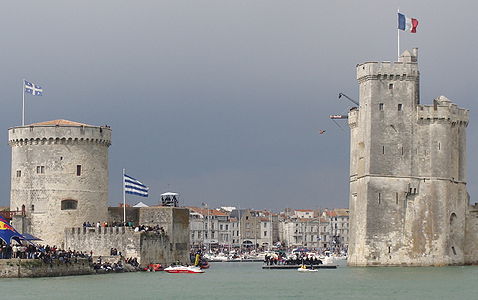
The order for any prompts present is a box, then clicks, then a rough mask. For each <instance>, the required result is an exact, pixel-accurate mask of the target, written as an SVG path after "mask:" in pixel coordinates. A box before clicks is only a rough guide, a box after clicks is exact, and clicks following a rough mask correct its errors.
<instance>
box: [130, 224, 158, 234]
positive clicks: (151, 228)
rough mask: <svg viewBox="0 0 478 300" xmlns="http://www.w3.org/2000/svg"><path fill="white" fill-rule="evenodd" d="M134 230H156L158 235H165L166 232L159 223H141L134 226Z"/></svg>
mask: <svg viewBox="0 0 478 300" xmlns="http://www.w3.org/2000/svg"><path fill="white" fill-rule="evenodd" d="M134 231H135V232H151V231H153V232H156V233H157V234H159V235H165V234H166V232H165V231H164V228H163V227H160V226H159V225H155V226H145V225H141V226H137V227H135V228H134Z"/></svg>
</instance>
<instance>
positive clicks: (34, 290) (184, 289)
mask: <svg viewBox="0 0 478 300" xmlns="http://www.w3.org/2000/svg"><path fill="white" fill-rule="evenodd" d="M261 266H262V264H261V263H211V268H210V269H209V270H207V271H206V273H204V274H168V273H165V272H154V273H149V272H140V273H120V274H107V275H88V276H70V277H55V278H34V279H0V290H1V296H0V297H1V299H9V300H11V299H68V300H73V299H101V300H106V299H193V298H194V299H306V298H310V299H453V300H455V299H478V284H477V283H478V267H473V266H467V267H430V268H428V267H427V268H417V267H414V268H401V267H391V268H376V267H373V268H348V267H346V266H341V267H339V268H337V269H332V270H327V269H321V270H319V271H318V272H310V273H301V272H297V271H296V270H262V269H261Z"/></svg>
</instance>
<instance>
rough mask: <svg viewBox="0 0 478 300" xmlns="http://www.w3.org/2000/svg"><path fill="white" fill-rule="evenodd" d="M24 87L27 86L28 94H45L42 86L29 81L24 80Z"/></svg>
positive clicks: (26, 91)
mask: <svg viewBox="0 0 478 300" xmlns="http://www.w3.org/2000/svg"><path fill="white" fill-rule="evenodd" d="M23 87H24V88H25V93H27V94H32V95H33V96H42V95H43V89H42V87H41V86H39V85H36V84H33V83H31V82H29V81H26V80H23Z"/></svg>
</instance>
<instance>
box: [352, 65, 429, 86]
mask: <svg viewBox="0 0 478 300" xmlns="http://www.w3.org/2000/svg"><path fill="white" fill-rule="evenodd" d="M418 75H419V72H418V65H417V63H405V62H367V63H363V64H359V65H357V80H358V82H359V83H362V82H364V81H367V80H398V81H415V80H417V77H418Z"/></svg>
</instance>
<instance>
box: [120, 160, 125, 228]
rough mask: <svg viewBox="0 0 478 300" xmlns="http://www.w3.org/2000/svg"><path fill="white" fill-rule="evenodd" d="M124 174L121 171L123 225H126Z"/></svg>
mask: <svg viewBox="0 0 478 300" xmlns="http://www.w3.org/2000/svg"><path fill="white" fill-rule="evenodd" d="M124 172H125V170H124V169H123V178H122V179H121V180H123V223H124V224H125V225H126V191H125V186H124V185H125V182H124Z"/></svg>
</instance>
